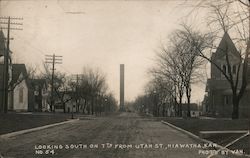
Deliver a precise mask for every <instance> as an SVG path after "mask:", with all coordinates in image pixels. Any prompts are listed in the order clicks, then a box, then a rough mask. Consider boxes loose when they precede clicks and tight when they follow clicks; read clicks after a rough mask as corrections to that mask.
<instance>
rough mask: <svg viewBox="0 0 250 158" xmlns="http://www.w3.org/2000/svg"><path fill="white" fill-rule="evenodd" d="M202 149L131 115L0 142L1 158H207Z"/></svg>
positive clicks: (85, 120) (84, 121) (161, 126)
mask: <svg viewBox="0 0 250 158" xmlns="http://www.w3.org/2000/svg"><path fill="white" fill-rule="evenodd" d="M205 145H207V146H208V145H212V144H205ZM202 147H204V143H201V142H198V141H196V140H194V139H192V138H190V137H189V136H187V135H186V134H184V133H181V132H179V131H176V130H174V129H172V128H170V127H168V126H167V125H164V124H162V123H161V122H160V121H156V120H154V119H152V118H145V117H140V116H138V115H137V114H135V113H121V114H119V115H114V116H109V117H92V118H80V120H79V121H76V122H72V123H67V124H64V125H60V126H55V127H52V128H48V129H44V130H40V131H36V132H32V133H27V134H23V135H19V136H16V137H12V138H8V139H1V140H0V153H1V154H2V156H3V157H4V158H10V157H15V158H33V157H34V158H43V157H50V158H151V157H152V158H196V157H197V158H202V157H207V156H208V154H207V152H208V151H209V152H212V150H207V148H206V149H205V148H202ZM210 149H212V148H210Z"/></svg>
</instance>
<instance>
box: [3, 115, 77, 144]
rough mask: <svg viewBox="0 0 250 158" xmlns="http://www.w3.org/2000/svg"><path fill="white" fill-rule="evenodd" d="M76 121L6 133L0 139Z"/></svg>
mask: <svg viewBox="0 0 250 158" xmlns="http://www.w3.org/2000/svg"><path fill="white" fill-rule="evenodd" d="M78 120H79V119H73V120H68V121H64V122H59V123H54V124H49V125H45V126H40V127H35V128H30V129H25V130H21V131H16V132H11V133H7V134H2V135H0V139H1V138H2V139H6V138H10V137H14V136H18V135H22V134H26V133H30V132H35V131H38V130H42V129H46V128H50V127H54V126H59V125H62V124H66V123H70V122H75V121H78Z"/></svg>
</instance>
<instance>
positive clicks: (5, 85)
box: [0, 16, 23, 113]
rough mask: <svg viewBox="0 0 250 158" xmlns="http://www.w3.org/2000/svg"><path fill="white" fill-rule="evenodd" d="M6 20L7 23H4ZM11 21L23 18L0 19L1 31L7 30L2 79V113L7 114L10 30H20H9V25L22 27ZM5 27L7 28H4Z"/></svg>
mask: <svg viewBox="0 0 250 158" xmlns="http://www.w3.org/2000/svg"><path fill="white" fill-rule="evenodd" d="M6 20H7V21H6ZM12 20H23V18H15V17H10V16H9V17H0V24H1V25H5V27H1V29H7V39H6V40H7V42H6V50H5V51H4V79H3V90H4V92H3V111H4V113H7V112H8V100H9V99H8V94H9V93H8V92H9V59H10V55H9V52H10V40H11V38H10V30H22V29H21V28H11V25H23V24H22V23H17V22H12ZM6 25H7V27H6Z"/></svg>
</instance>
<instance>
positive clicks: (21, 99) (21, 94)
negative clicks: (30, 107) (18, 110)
mask: <svg viewBox="0 0 250 158" xmlns="http://www.w3.org/2000/svg"><path fill="white" fill-rule="evenodd" d="M19 103H23V88H22V87H21V88H20V89H19Z"/></svg>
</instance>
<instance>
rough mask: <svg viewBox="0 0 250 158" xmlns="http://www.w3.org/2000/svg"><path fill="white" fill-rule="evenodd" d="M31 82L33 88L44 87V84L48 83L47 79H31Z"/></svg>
mask: <svg viewBox="0 0 250 158" xmlns="http://www.w3.org/2000/svg"><path fill="white" fill-rule="evenodd" d="M30 84H31V86H32V87H33V88H35V86H39V87H40V88H42V87H43V86H44V85H47V82H46V79H30Z"/></svg>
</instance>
